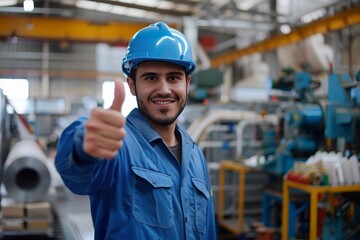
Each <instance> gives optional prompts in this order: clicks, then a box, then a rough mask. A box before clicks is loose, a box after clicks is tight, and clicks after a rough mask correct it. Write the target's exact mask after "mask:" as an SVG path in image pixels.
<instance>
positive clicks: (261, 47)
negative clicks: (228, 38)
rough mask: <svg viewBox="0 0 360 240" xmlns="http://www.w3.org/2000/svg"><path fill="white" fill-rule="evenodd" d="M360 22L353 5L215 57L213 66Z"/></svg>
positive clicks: (358, 9)
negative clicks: (331, 14) (287, 31)
mask: <svg viewBox="0 0 360 240" xmlns="http://www.w3.org/2000/svg"><path fill="white" fill-rule="evenodd" d="M359 23H360V7H353V8H351V9H349V10H345V11H342V12H338V13H336V14H335V15H333V16H330V17H328V18H325V19H320V20H317V21H313V22H311V23H309V24H307V25H304V26H302V27H299V28H294V29H292V31H291V33H289V34H282V35H277V36H273V37H270V38H268V39H266V40H264V41H261V42H258V43H255V44H252V45H250V46H249V47H246V48H243V49H239V50H235V51H233V52H231V53H226V54H223V55H220V56H217V57H214V58H212V59H211V60H210V61H211V66H212V67H213V68H216V67H219V66H220V65H223V64H229V63H232V62H234V61H236V60H237V59H239V58H241V57H243V56H246V55H250V54H253V53H256V52H265V51H269V50H272V49H275V48H278V47H280V46H284V45H287V44H291V43H295V42H298V41H300V40H301V39H304V38H307V37H310V36H311V35H314V34H317V33H326V32H329V31H336V30H340V29H342V28H346V27H348V26H351V25H355V24H359Z"/></svg>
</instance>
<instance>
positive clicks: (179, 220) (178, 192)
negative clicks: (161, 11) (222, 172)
mask: <svg viewBox="0 0 360 240" xmlns="http://www.w3.org/2000/svg"><path fill="white" fill-rule="evenodd" d="M195 67H196V65H195V63H194V61H193V58H192V50H191V46H190V44H189V42H188V40H187V39H186V38H185V36H184V35H183V34H182V33H180V32H179V31H177V30H175V29H172V28H169V27H168V26H167V25H166V24H164V23H161V22H160V23H156V24H152V25H150V26H148V27H146V28H144V29H142V30H140V31H139V32H137V33H136V34H135V35H134V37H133V38H132V39H131V41H130V43H129V46H128V48H127V52H126V55H125V57H124V59H123V62H122V70H123V72H124V74H125V75H126V77H127V82H128V84H129V87H130V91H131V93H132V94H133V95H135V96H136V99H137V103H138V108H135V109H134V110H133V111H132V112H131V113H130V114H129V115H128V117H127V118H126V119H125V118H124V117H123V116H122V114H121V106H122V103H123V101H124V86H123V83H122V82H121V81H116V82H115V97H114V101H113V104H112V106H111V107H110V109H102V108H94V109H93V110H92V111H91V114H90V116H89V117H80V118H78V119H77V120H76V121H75V122H73V123H72V124H71V125H70V126H69V127H67V128H66V129H65V130H64V132H63V133H62V135H61V138H60V141H59V144H58V150H57V155H56V157H55V164H56V168H57V170H58V172H59V173H60V175H61V177H62V179H63V181H64V183H65V184H66V186H67V187H68V188H69V189H70V190H71V191H73V192H74V193H76V194H86V195H89V198H90V203H91V213H92V218H93V223H94V228H95V239H134V240H135V239H136V240H142V239H144V240H145V239H146V240H151V239H156V240H158V239H171V240H185V239H186V240H189V239H203V240H205V239H206V240H211V239H216V233H215V223H214V209H213V200H212V196H211V194H210V193H211V186H210V181H209V174H208V171H207V166H206V160H205V158H204V156H203V154H202V152H201V150H200V149H199V147H198V146H197V145H196V144H195V143H194V142H193V140H192V139H191V138H190V136H189V135H188V134H187V133H186V131H185V130H184V129H183V128H182V127H181V126H180V125H178V124H177V122H176V120H177V118H178V116H179V114H180V113H181V112H182V111H183V109H184V107H185V105H186V100H187V94H188V92H189V84H190V80H191V74H192V73H193V72H194V71H195Z"/></svg>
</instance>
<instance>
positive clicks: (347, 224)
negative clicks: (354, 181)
mask: <svg viewBox="0 0 360 240" xmlns="http://www.w3.org/2000/svg"><path fill="white" fill-rule="evenodd" d="M325 123H326V124H325V135H326V137H327V138H328V139H329V140H330V142H331V146H330V150H334V151H340V152H343V153H344V154H345V155H347V156H350V155H355V156H357V157H358V159H359V157H360V71H358V73H357V75H356V77H355V81H353V80H351V78H350V76H349V75H347V74H330V75H329V92H328V102H327V105H326V116H325ZM337 197H338V198H339V200H338V201H337V202H338V204H336V206H334V211H333V212H332V213H330V212H327V214H326V216H325V221H324V228H323V239H326V240H342V239H347V240H356V239H360V193H359V192H355V193H343V194H341V195H339V196H337ZM351 205H353V206H354V210H353V216H349V214H348V210H349V208H350V206H351Z"/></svg>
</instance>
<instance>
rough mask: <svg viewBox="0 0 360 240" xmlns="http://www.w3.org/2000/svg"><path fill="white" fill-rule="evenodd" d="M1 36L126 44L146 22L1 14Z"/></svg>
mask: <svg viewBox="0 0 360 240" xmlns="http://www.w3.org/2000/svg"><path fill="white" fill-rule="evenodd" d="M0 23H1V24H0V38H8V37H14V36H16V37H18V38H30V39H37V40H55V41H69V42H70V41H79V42H106V43H127V42H128V41H129V40H130V38H131V37H132V36H133V35H134V34H135V33H136V32H137V31H138V30H140V29H141V28H143V27H145V26H147V25H149V24H147V23H143V24H141V23H126V22H121V23H119V22H108V23H104V24H101V23H92V22H89V21H86V20H76V19H64V18H44V17H30V16H4V15H2V16H0Z"/></svg>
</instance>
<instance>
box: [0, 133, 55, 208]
mask: <svg viewBox="0 0 360 240" xmlns="http://www.w3.org/2000/svg"><path fill="white" fill-rule="evenodd" d="M3 180H4V185H5V188H6V191H7V194H8V196H9V197H11V198H14V199H15V200H16V201H20V202H34V201H42V200H45V199H46V196H47V192H48V190H49V187H50V180H51V177H50V171H49V169H48V166H47V164H46V156H45V153H44V152H43V151H42V149H41V148H40V146H39V145H38V144H37V143H36V142H35V141H31V140H22V141H19V142H17V143H15V144H14V145H13V146H12V148H11V149H10V152H9V154H8V156H7V158H6V161H5V164H4V168H3Z"/></svg>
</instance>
